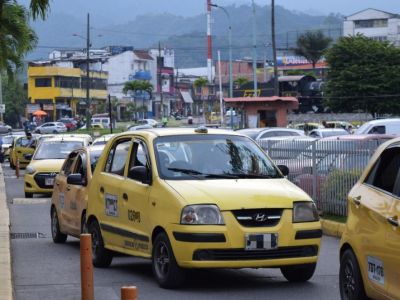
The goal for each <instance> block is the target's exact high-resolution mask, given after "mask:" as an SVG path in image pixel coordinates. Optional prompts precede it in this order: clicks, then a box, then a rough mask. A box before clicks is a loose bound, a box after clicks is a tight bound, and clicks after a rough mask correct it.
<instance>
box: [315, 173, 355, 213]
mask: <svg viewBox="0 0 400 300" xmlns="http://www.w3.org/2000/svg"><path fill="white" fill-rule="evenodd" d="M361 173H362V170H359V169H354V170H350V171H344V170H335V171H333V172H332V173H331V174H330V175H329V176H328V177H327V179H326V182H325V184H324V185H323V187H322V210H323V213H324V214H332V215H337V216H347V195H348V193H349V191H350V190H351V188H352V187H353V185H354V184H355V183H356V182H357V180H358V179H359V178H360V175H361Z"/></svg>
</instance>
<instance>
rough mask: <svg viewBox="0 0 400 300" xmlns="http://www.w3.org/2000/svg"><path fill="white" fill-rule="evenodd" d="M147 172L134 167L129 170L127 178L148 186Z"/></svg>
mask: <svg viewBox="0 0 400 300" xmlns="http://www.w3.org/2000/svg"><path fill="white" fill-rule="evenodd" d="M149 175H150V174H149V171H148V170H147V168H146V167H144V166H135V167H132V168H131V169H130V170H129V173H128V177H129V178H130V179H133V180H136V181H140V182H142V183H146V184H150V179H149Z"/></svg>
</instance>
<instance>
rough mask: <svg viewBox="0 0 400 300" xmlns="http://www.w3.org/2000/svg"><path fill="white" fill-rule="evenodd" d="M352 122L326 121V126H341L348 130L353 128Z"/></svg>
mask: <svg viewBox="0 0 400 300" xmlns="http://www.w3.org/2000/svg"><path fill="white" fill-rule="evenodd" d="M353 127H354V126H353V124H351V123H349V122H345V121H327V122H326V128H342V129H345V130H347V131H350V130H351V129H352V128H353Z"/></svg>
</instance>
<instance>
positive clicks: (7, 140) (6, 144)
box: [1, 135, 16, 159]
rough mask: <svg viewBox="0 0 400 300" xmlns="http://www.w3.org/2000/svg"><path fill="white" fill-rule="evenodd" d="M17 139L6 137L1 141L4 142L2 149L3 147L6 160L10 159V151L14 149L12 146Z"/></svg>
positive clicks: (10, 136) (12, 136)
mask: <svg viewBox="0 0 400 300" xmlns="http://www.w3.org/2000/svg"><path fill="white" fill-rule="evenodd" d="M15 138H16V136H15V135H6V136H3V137H2V138H1V141H2V146H1V147H2V152H3V155H4V159H9V157H10V150H11V147H12V144H13V142H14V139H15Z"/></svg>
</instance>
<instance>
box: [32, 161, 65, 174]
mask: <svg viewBox="0 0 400 300" xmlns="http://www.w3.org/2000/svg"><path fill="white" fill-rule="evenodd" d="M64 160H65V159H43V160H42V159H41V160H32V161H31V162H30V163H29V165H30V166H31V167H33V168H34V169H35V170H36V172H60V170H61V167H62V165H63V163H64Z"/></svg>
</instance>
